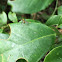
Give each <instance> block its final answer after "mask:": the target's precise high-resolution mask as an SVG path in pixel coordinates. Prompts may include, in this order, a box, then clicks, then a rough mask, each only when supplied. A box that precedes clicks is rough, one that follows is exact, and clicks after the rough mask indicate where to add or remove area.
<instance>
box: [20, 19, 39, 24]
mask: <svg viewBox="0 0 62 62" xmlns="http://www.w3.org/2000/svg"><path fill="white" fill-rule="evenodd" d="M24 21H25V23H28V22H29V23H31V22H37V23H40V21H38V20H32V19H24ZM20 22H21V23H22V22H23V19H22V20H21V21H20Z"/></svg>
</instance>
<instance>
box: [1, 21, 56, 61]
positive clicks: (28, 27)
mask: <svg viewBox="0 0 62 62" xmlns="http://www.w3.org/2000/svg"><path fill="white" fill-rule="evenodd" d="M10 28H11V34H10V36H9V39H8V40H0V45H1V46H0V62H2V61H3V62H16V61H17V60H18V59H25V60H27V61H28V62H38V61H39V60H40V59H41V58H42V57H43V56H44V55H45V54H46V53H47V52H48V50H49V49H50V47H51V46H52V44H54V40H55V36H56V34H55V32H54V31H53V30H52V29H51V28H49V27H48V26H46V25H44V24H41V23H34V22H32V23H28V24H26V23H23V24H22V23H12V24H10ZM3 47H4V48H3ZM2 57H3V58H2ZM33 59H34V60H33Z"/></svg>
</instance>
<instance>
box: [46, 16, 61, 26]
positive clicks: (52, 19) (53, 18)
mask: <svg viewBox="0 0 62 62" xmlns="http://www.w3.org/2000/svg"><path fill="white" fill-rule="evenodd" d="M46 24H47V25H59V24H62V15H54V16H51V17H50V18H49V19H48V20H47V22H46Z"/></svg>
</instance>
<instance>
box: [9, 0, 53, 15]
mask: <svg viewBox="0 0 62 62" xmlns="http://www.w3.org/2000/svg"><path fill="white" fill-rule="evenodd" d="M52 1H53V0H51V1H50V0H39V1H38V0H14V1H10V0H8V4H9V5H11V7H12V8H11V10H12V11H13V12H16V13H29V14H30V13H36V12H39V11H41V10H44V9H45V8H46V7H47V6H48V5H50V4H51V3H52ZM40 6H41V7H40ZM15 8H16V9H15Z"/></svg>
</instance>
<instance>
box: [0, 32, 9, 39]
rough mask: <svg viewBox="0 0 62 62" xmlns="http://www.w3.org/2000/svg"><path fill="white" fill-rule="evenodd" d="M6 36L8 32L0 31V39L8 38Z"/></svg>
mask: <svg viewBox="0 0 62 62" xmlns="http://www.w3.org/2000/svg"><path fill="white" fill-rule="evenodd" d="M8 38H9V34H4V33H0V40H1V39H2V40H3V39H8Z"/></svg>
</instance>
